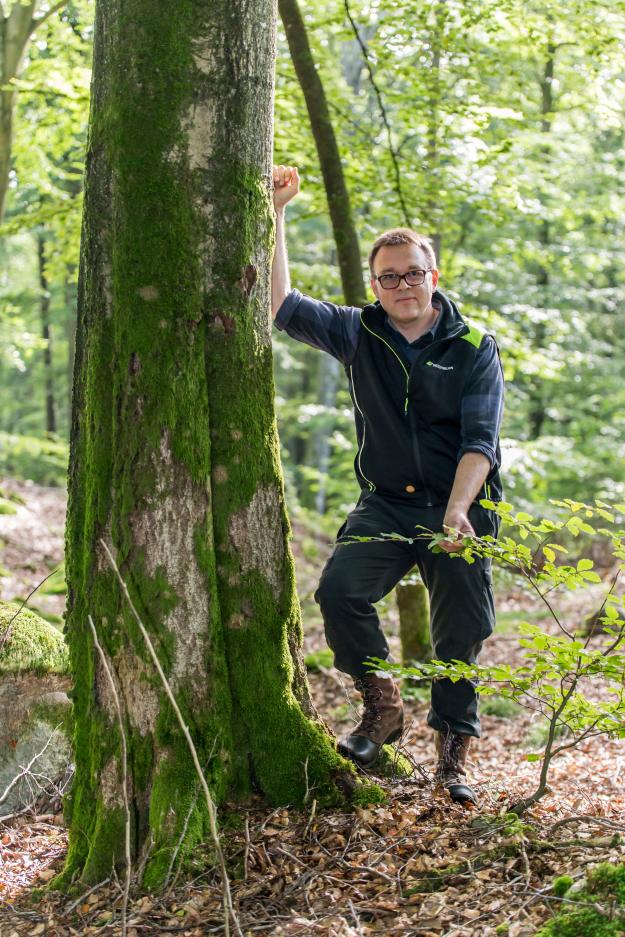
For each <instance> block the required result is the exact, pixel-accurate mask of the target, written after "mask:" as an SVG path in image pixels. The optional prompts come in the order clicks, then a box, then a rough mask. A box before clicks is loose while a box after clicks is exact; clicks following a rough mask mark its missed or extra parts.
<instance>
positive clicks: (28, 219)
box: [0, 0, 625, 514]
mask: <svg viewBox="0 0 625 937" xmlns="http://www.w3.org/2000/svg"><path fill="white" fill-rule="evenodd" d="M302 12H303V14H304V17H305V22H306V27H307V30H308V35H309V40H310V43H311V46H312V49H313V53H314V55H315V58H316V60H317V63H318V66H319V71H320V74H321V77H322V81H323V83H324V87H325V90H326V94H327V96H328V98H329V101H330V109H331V115H332V118H333V122H334V130H335V133H336V135H337V137H338V142H339V147H340V151H341V155H342V159H343V165H344V169H345V173H346V178H347V182H348V186H349V191H350V196H351V200H352V208H353V211H354V215H355V220H356V224H357V228H358V234H359V238H360V244H361V250H362V252H363V268H364V267H365V266H366V252H367V248H368V245H369V244H370V242H371V241H372V240H373V238H374V236H375V235H376V233H379V232H380V231H381V230H383V229H385V228H387V227H390V226H393V225H395V224H403V223H410V224H412V225H414V226H415V227H417V228H419V229H421V230H423V231H425V233H427V234H429V235H430V236H431V237H433V239H434V240H435V242H436V243H437V244H440V267H441V271H442V275H441V286H442V288H443V290H445V291H446V292H448V293H449V294H450V295H451V296H452V298H454V299H455V300H456V301H457V302H458V303H459V305H460V307H461V309H462V311H463V312H464V313H465V314H466V315H467V316H468V317H469V318H471V319H473V320H475V321H476V322H478V323H480V324H483V325H486V326H488V327H489V328H491V329H493V330H494V331H495V334H496V335H497V338H498V341H499V344H500V347H501V352H502V357H503V360H504V364H505V370H506V376H507V382H508V383H507V388H508V390H507V410H506V418H505V424H504V433H503V435H504V444H503V453H504V465H505V479H506V483H507V493H508V497H509V498H510V499H511V500H514V501H515V502H517V503H519V505H521V504H522V503H525V502H534V503H536V502H543V501H545V500H546V499H547V498H548V497H558V496H568V497H573V498H580V499H582V500H588V499H589V498H592V497H595V496H596V497H601V498H604V499H607V500H610V499H615V498H618V499H623V497H624V496H625V461H624V459H623V442H622V440H623V438H624V432H623V430H624V429H625V410H624V406H623V404H624V402H625V399H624V398H625V391H624V390H623V384H622V380H621V379H620V375H621V373H622V370H623V358H624V357H625V324H624V318H623V315H622V313H621V309H622V308H623V292H624V273H625V256H624V254H623V251H622V243H623V219H624V218H625V211H624V209H625V205H624V204H623V203H624V200H625V186H624V185H623V182H624V174H625V148H624V132H625V131H624V129H623V128H624V127H625V121H624V116H625V75H624V71H623V64H622V62H623V54H622V53H623V43H624V38H625V17H624V16H623V13H624V5H623V3H622V2H619V3H613V4H610V5H609V6H608V5H607V4H601V3H598V2H595V0H569V2H567V3H565V4H558V5H556V4H555V3H553V2H542V3H537V2H529V3H527V2H523V3H522V2H520V0H505V2H500V0H498V2H494V0H447V2H445V0H425V2H420V3H418V4H417V3H415V2H413V0H410V2H404V3H402V4H401V6H400V7H398V6H397V5H396V4H395V3H391V2H390V0H381V2H374V3H366V2H350V3H349V4H348V5H347V4H344V3H338V2H331V3H329V4H327V3H324V4H321V3H318V2H317V3H312V2H308V3H306V4H303V5H302ZM348 13H349V16H348ZM92 18H93V3H91V2H87V0H75V2H71V3H68V4H67V6H66V7H65V8H64V9H63V10H61V11H60V12H58V13H56V14H54V15H53V16H52V17H50V19H49V20H48V21H46V22H45V23H44V24H43V25H42V26H41V27H40V28H39V30H38V31H37V33H36V35H35V36H34V37H33V40H32V42H31V44H30V46H29V49H28V54H27V57H26V59H25V63H24V67H23V70H22V73H21V75H20V76H19V78H18V86H19V89H20V90H19V96H18V110H17V115H16V123H15V139H14V145H13V162H12V173H11V179H10V192H9V200H8V207H7V213H6V216H5V221H4V225H3V228H2V233H3V236H2V240H1V242H0V244H1V246H0V250H1V251H2V265H1V272H0V301H1V304H2V316H1V319H0V330H1V331H0V355H1V356H2V357H1V361H2V368H1V369H0V381H1V382H2V391H3V400H4V401H5V406H4V407H3V410H2V413H1V415H0V433H2V434H3V435H2V436H0V452H3V453H4V454H3V455H2V457H1V458H2V459H3V460H4V465H5V466H8V467H9V468H13V469H14V470H16V471H19V466H20V465H23V462H24V459H26V456H25V455H24V453H25V452H30V453H31V455H30V456H29V457H28V459H27V461H28V466H29V467H28V472H29V474H30V475H31V477H32V476H33V475H34V474H36V472H37V471H38V469H37V465H38V464H41V470H42V471H43V470H44V469H45V472H46V475H45V480H47V481H50V480H56V481H58V482H59V483H63V482H64V472H63V471H61V470H60V469H59V465H62V464H63V459H62V458H60V459H59V458H58V455H54V456H51V457H45V458H43V459H41V460H40V459H38V458H36V457H35V458H33V457H32V451H33V449H32V447H33V445H35V448H36V445H37V444H36V442H35V441H34V440H31V441H30V442H28V441H25V440H24V439H19V440H18V439H16V434H18V435H19V436H20V437H23V436H27V437H35V438H39V439H42V438H43V437H44V436H45V433H46V428H47V423H46V413H47V408H46V397H48V400H49V396H50V393H51V394H52V396H53V403H54V410H55V416H56V420H55V426H54V434H53V435H52V438H50V437H49V436H48V440H49V441H48V443H47V444H46V445H47V446H48V448H50V447H52V449H53V450H54V452H56V450H55V449H54V447H55V446H56V445H57V443H58V442H59V441H60V442H61V443H63V442H65V441H66V440H67V437H68V433H69V399H70V384H71V361H72V357H73V329H74V317H75V291H76V278H77V257H78V242H79V233H80V213H81V178H82V161H83V153H84V147H85V137H86V124H87V116H88V89H89V74H90V59H91V41H92ZM354 26H355V27H356V28H357V30H358V38H357V37H356V35H355V32H354ZM359 40H360V41H359ZM276 80H277V87H276V108H275V161H276V162H284V163H290V164H296V165H298V166H299V168H300V173H301V175H302V177H303V192H302V195H301V196H300V198H299V199H298V200H297V202H296V203H294V205H293V207H292V209H289V212H290V213H289V223H288V240H289V248H290V256H291V266H292V280H293V284H294V285H295V286H297V287H298V288H299V289H301V290H302V291H304V292H309V293H311V294H313V295H317V296H320V297H323V298H327V299H332V300H335V301H340V300H341V294H340V280H339V276H338V268H337V265H336V249H335V245H334V242H333V238H332V232H331V227H330V225H329V221H328V213H327V204H326V200H325V193H324V189H323V184H322V180H321V174H320V169H319V164H318V160H317V155H316V150H315V145H314V140H313V138H312V135H311V132H310V129H309V124H308V118H307V114H306V109H305V105H304V101H303V97H302V94H301V91H300V89H299V86H298V83H297V79H296V77H295V72H294V69H293V64H292V62H291V60H290V58H289V53H288V48H287V45H286V41H285V39H284V36H281V39H280V46H279V54H278V68H277V79H276ZM381 106H382V108H383V111H382V110H381ZM387 127H388V128H390V133H389V132H388V130H387ZM41 245H43V248H42V247H41ZM42 256H43V264H44V266H43V273H44V279H43V280H42V277H41V274H42V267H41V257H42ZM46 297H47V298H49V304H48V305H49V308H48V309H47V312H46V311H45V309H44V307H45V305H46V304H45V303H44V302H42V298H43V299H45V298H46ZM44 316H47V319H48V322H49V336H50V339H49V340H50V348H51V363H50V364H49V365H47V364H46V362H45V356H44V352H45V347H46V345H47V344H48V339H45V338H42V321H43V320H42V317H44ZM274 336H275V352H276V354H275V358H276V381H277V395H278V401H279V407H278V411H279V419H280V432H281V440H282V446H283V459H284V465H285V471H286V474H287V481H288V483H289V492H290V497H291V498H292V499H294V500H295V499H297V500H298V501H299V502H301V503H302V504H304V505H305V506H308V507H311V508H312V507H315V506H316V507H317V508H318V509H319V508H321V509H328V508H332V509H333V511H332V513H333V514H334V513H335V511H336V510H337V509H338V508H339V506H342V505H348V504H349V503H350V502H352V501H353V500H354V498H355V495H356V486H355V481H354V480H353V477H352V471H351V461H352V458H353V453H354V445H353V436H352V423H351V415H350V402H349V398H348V395H347V391H346V389H345V387H344V384H343V382H342V381H341V379H340V374H339V373H338V369H337V368H336V367H335V366H334V363H333V362H331V361H330V360H329V359H327V360H326V359H325V358H324V356H320V355H318V354H317V353H316V352H314V351H312V350H311V349H308V348H306V347H304V346H300V345H295V344H294V343H289V342H288V340H286V339H284V338H283V337H282V336H281V335H277V334H276V333H274ZM48 412H49V411H48ZM4 434H9V435H4ZM29 447H30V448H29ZM7 460H8V462H7ZM20 460H22V461H20ZM31 463H32V464H31ZM16 466H17V468H16ZM33 466H34V467H33Z"/></svg>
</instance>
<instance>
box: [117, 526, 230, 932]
mask: <svg viewBox="0 0 625 937" xmlns="http://www.w3.org/2000/svg"><path fill="white" fill-rule="evenodd" d="M100 544H101V545H102V547H103V548H104V550H105V552H106V554H107V556H108V559H109V562H110V564H111V566H112V567H113V570H114V572H115V575H116V576H117V579H118V581H119V584H120V586H121V589H122V591H123V593H124V595H125V597H126V601H127V602H128V605H129V606H130V610H131V612H132V614H133V616H134V619H135V621H136V622H137V625H138V626H139V630H140V631H141V635H142V637H143V640H144V641H145V643H146V646H147V649H148V651H149V653H150V657H151V658H152V662H153V663H154V666H155V667H156V670H157V671H158V675H159V677H160V678H161V683H162V684H163V688H164V690H165V693H166V694H167V696H168V698H169V702H170V703H171V705H172V708H173V710H174V712H175V714H176V718H177V719H178V724H179V725H180V728H181V730H182V734H183V735H184V737H185V739H186V741H187V745H188V747H189V751H190V752H191V758H192V759H193V764H194V766H195V770H196V772H197V775H198V778H199V780H200V784H201V785H202V790H203V791H204V797H205V799H206V808H207V810H208V820H209V827H210V832H211V837H212V840H213V844H214V846H215V852H216V853H217V859H218V862H219V869H220V872H221V882H222V887H223V898H224V910H225V917H224V931H225V937H229V935H230V918H231V919H232V923H233V924H234V927H235V930H236V932H237V934H238V935H239V937H243V931H242V930H241V925H240V924H239V920H238V918H237V916H236V913H235V910H234V905H233V903H232V894H231V892H230V879H229V877H228V870H227V869H226V860H225V858H224V854H223V850H222V848H221V841H220V839H219V832H218V829H217V808H216V806H215V802H214V800H213V797H212V794H211V792H210V790H209V788H208V784H207V783H206V778H205V777H204V772H203V771H202V768H201V766H200V760H199V758H198V754H197V750H196V748H195V745H194V743H193V739H192V738H191V733H190V732H189V729H188V727H187V724H186V723H185V721H184V719H183V717H182V713H181V712H180V707H179V706H178V703H177V702H176V697H175V696H174V694H173V690H172V688H171V686H170V685H169V681H168V680H167V677H166V676H165V672H164V670H163V668H162V666H161V662H160V660H159V659H158V654H157V653H156V651H155V649H154V645H153V644H152V639H151V638H150V636H149V634H148V633H147V631H146V629H145V626H144V624H143V622H142V621H141V617H140V615H139V613H138V612H137V609H136V608H135V606H134V603H133V601H132V599H131V597H130V593H129V592H128V587H127V586H126V583H125V582H124V580H123V578H122V575H121V573H120V571H119V569H118V567H117V563H116V562H115V559H114V558H113V554H112V553H111V551H110V550H109V548H108V545H107V544H106V543H105V542H104V540H102V539H100Z"/></svg>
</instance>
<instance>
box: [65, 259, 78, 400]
mask: <svg viewBox="0 0 625 937" xmlns="http://www.w3.org/2000/svg"><path fill="white" fill-rule="evenodd" d="M63 293H64V297H65V310H66V311H65V315H66V319H65V328H66V331H65V336H66V339H67V387H68V402H69V411H70V413H71V409H72V383H73V380H74V357H75V355H76V290H75V286H74V283H73V275H72V274H70V273H69V271H68V273H67V274H66V277H65V284H64V288H63Z"/></svg>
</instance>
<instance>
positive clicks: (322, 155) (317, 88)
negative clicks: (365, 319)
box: [278, 0, 367, 306]
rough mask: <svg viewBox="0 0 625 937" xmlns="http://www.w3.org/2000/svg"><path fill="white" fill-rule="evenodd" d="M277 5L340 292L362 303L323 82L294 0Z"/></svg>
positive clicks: (358, 265)
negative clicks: (313, 154) (317, 172)
mask: <svg viewBox="0 0 625 937" xmlns="http://www.w3.org/2000/svg"><path fill="white" fill-rule="evenodd" d="M278 9H279V11H280V16H281V18H282V22H283V24H284V29H285V31H286V38H287V42H288V44H289V50H290V52H291V58H292V60H293V65H294V67H295V72H296V74H297V78H298V80H299V83H300V85H301V88H302V92H303V94H304V99H305V101H306V108H307V110H308V117H309V119H310V126H311V129H312V133H313V137H314V139H315V145H316V147H317V153H318V156H319V163H320V165H321V172H322V175H323V182H324V186H325V190H326V196H327V200H328V210H329V212H330V220H331V222H332V230H333V232H334V240H335V241H336V249H337V254H338V262H339V269H340V272H341V284H342V287H343V296H344V299H345V302H346V303H348V304H349V305H350V306H364V305H365V303H366V302H367V300H366V293H365V287H364V282H363V275H362V264H361V258H360V248H359V246H358V235H357V233H356V228H355V225H354V220H353V216H352V210H351V205H350V199H349V192H348V190H347V184H346V182H345V175H344V173H343V165H342V163H341V156H340V153H339V148H338V144H337V141H336V136H335V134H334V128H333V126H332V120H331V118H330V111H329V109H328V102H327V99H326V95H325V91H324V88H323V84H322V82H321V78H320V76H319V72H318V71H317V68H316V67H315V61H314V58H313V55H312V51H311V48H310V43H309V42H308V36H307V34H306V27H305V25H304V20H303V19H302V14H301V12H300V9H299V6H298V5H297V0H278Z"/></svg>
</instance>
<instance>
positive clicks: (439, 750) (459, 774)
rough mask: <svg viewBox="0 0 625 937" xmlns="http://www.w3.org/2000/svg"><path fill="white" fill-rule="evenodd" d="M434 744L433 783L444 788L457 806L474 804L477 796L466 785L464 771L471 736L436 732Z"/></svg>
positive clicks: (465, 773)
mask: <svg viewBox="0 0 625 937" xmlns="http://www.w3.org/2000/svg"><path fill="white" fill-rule="evenodd" d="M435 742H436V754H437V755H438V764H437V765H436V772H435V774H434V781H435V783H436V784H441V785H442V786H443V787H446V788H447V790H448V791H449V793H450V795H451V799H452V800H453V801H455V802H456V803H457V804H467V803H471V804H476V803H477V794H476V793H475V791H474V790H473V788H472V787H471V786H470V785H469V784H467V772H466V769H465V765H466V762H467V755H468V753H469V746H470V744H471V736H470V735H461V734H460V733H459V732H437V733H436V737H435Z"/></svg>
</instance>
